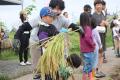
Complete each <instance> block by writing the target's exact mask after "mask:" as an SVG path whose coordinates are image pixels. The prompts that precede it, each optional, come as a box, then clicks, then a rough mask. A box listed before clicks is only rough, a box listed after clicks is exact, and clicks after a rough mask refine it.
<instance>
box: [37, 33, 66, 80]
mask: <svg viewBox="0 0 120 80" xmlns="http://www.w3.org/2000/svg"><path fill="white" fill-rule="evenodd" d="M47 41H48V42H47V43H46V42H45V43H46V49H45V52H44V53H43V55H42V56H41V57H40V59H39V61H38V65H37V72H40V74H41V76H42V80H45V75H46V74H50V75H51V76H52V78H53V79H56V75H57V71H58V69H59V66H60V65H61V64H62V65H64V66H65V58H64V33H60V34H58V35H56V36H54V37H52V40H50V41H49V40H47ZM41 45H43V44H41Z"/></svg>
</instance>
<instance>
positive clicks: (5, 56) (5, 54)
mask: <svg viewBox="0 0 120 80" xmlns="http://www.w3.org/2000/svg"><path fill="white" fill-rule="evenodd" d="M13 59H17V54H16V53H15V51H13V49H6V50H2V51H1V53H0V60H13Z"/></svg>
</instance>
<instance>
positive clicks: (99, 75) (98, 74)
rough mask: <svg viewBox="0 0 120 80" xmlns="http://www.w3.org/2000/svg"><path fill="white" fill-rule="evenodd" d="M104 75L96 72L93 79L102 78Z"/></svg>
mask: <svg viewBox="0 0 120 80" xmlns="http://www.w3.org/2000/svg"><path fill="white" fill-rule="evenodd" d="M105 76H106V75H105V74H104V73H103V72H97V73H96V74H95V77H96V78H103V77H105Z"/></svg>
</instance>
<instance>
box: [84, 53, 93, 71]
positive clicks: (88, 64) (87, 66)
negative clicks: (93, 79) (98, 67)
mask: <svg viewBox="0 0 120 80" xmlns="http://www.w3.org/2000/svg"><path fill="white" fill-rule="evenodd" d="M83 62H84V63H83V64H84V66H83V72H84V73H90V72H92V69H93V66H94V52H89V53H83Z"/></svg>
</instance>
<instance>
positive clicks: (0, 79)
mask: <svg viewBox="0 0 120 80" xmlns="http://www.w3.org/2000/svg"><path fill="white" fill-rule="evenodd" d="M0 80H11V79H10V78H9V77H8V76H7V75H3V74H0Z"/></svg>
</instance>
